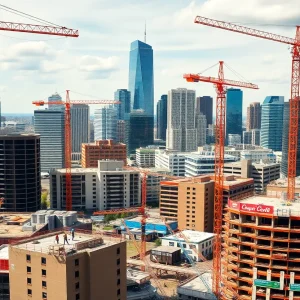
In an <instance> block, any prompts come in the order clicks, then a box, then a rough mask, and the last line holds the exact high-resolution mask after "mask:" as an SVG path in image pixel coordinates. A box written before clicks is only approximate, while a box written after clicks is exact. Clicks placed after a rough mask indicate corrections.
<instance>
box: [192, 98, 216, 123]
mask: <svg viewBox="0 0 300 300" xmlns="http://www.w3.org/2000/svg"><path fill="white" fill-rule="evenodd" d="M196 112H197V113H199V112H201V113H202V114H203V115H204V116H205V117H206V121H207V125H212V123H213V98H212V97H210V96H203V97H197V99H196Z"/></svg>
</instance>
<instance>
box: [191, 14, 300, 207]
mask: <svg viewBox="0 0 300 300" xmlns="http://www.w3.org/2000/svg"><path fill="white" fill-rule="evenodd" d="M195 23H197V24H201V25H206V26H210V27H215V28H219V29H224V30H228V31H233V32H238V33H242V34H246V35H251V36H254V37H257V38H261V39H265V40H270V41H274V42H278V43H283V44H288V45H291V46H292V48H291V54H292V76H291V98H290V121H289V147H288V189H287V192H288V195H287V196H288V197H287V198H288V200H289V201H292V200H294V197H295V177H296V163H297V147H298V130H299V129H298V124H299V123H298V119H299V110H300V108H299V101H300V98H299V90H300V26H296V35H295V38H294V39H293V38H290V37H285V36H282V35H278V34H274V33H270V32H266V31H261V30H257V29H253V28H249V27H245V26H241V25H237V24H233V23H229V22H223V21H219V20H213V19H209V18H205V17H201V16H197V17H196V18H195Z"/></svg>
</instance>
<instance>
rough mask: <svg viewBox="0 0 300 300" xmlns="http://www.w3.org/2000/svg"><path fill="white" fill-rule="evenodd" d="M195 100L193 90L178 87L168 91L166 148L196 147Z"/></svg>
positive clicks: (185, 148)
mask: <svg viewBox="0 0 300 300" xmlns="http://www.w3.org/2000/svg"><path fill="white" fill-rule="evenodd" d="M195 100H196V92H195V91H194V90H187V89H182V88H179V89H173V90H170V91H169V94H168V124H167V149H169V150H177V151H181V152H189V151H195V150H196V149H197V129H196V127H195Z"/></svg>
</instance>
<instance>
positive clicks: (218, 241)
mask: <svg viewBox="0 0 300 300" xmlns="http://www.w3.org/2000/svg"><path fill="white" fill-rule="evenodd" d="M223 64H224V62H223V61H220V62H219V74H218V77H217V78H216V77H207V76H203V75H199V74H184V75H183V78H185V79H186V80H187V81H188V82H210V83H213V84H214V86H215V89H216V91H217V99H216V133H215V134H216V145H215V198H214V233H215V240H214V251H213V269H214V272H213V292H214V294H215V295H216V296H217V298H218V299H220V297H221V295H220V283H221V252H222V211H223V184H224V176H223V175H224V174H223V168H224V140H225V110H226V87H227V86H234V87H242V88H250V89H258V86H257V85H255V84H252V83H246V82H241V81H234V80H228V79H224V68H223Z"/></svg>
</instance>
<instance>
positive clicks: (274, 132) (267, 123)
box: [260, 96, 284, 159]
mask: <svg viewBox="0 0 300 300" xmlns="http://www.w3.org/2000/svg"><path fill="white" fill-rule="evenodd" d="M283 110H284V97H283V96H268V97H266V98H265V100H264V102H263V104H262V114H261V133H260V134H261V135H260V145H261V146H262V147H265V148H268V149H272V150H273V151H282V130H283V129H282V127H283ZM282 159H283V157H282Z"/></svg>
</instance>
